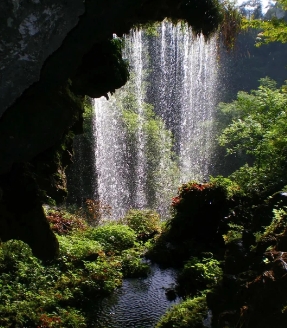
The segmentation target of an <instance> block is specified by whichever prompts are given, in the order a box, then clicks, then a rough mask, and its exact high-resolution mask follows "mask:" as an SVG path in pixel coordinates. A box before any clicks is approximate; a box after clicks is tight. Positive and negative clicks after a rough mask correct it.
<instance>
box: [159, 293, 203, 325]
mask: <svg viewBox="0 0 287 328" xmlns="http://www.w3.org/2000/svg"><path fill="white" fill-rule="evenodd" d="M207 310H208V309H207V305H206V300H205V297H204V296H201V297H196V298H193V299H187V300H185V301H183V302H182V303H180V304H178V305H175V306H173V307H172V308H171V309H170V310H169V311H168V312H167V313H166V314H165V315H164V316H163V317H162V318H161V319H160V321H159V322H158V323H157V325H156V328H203V327H204V325H203V320H204V319H205V318H206V317H207Z"/></svg>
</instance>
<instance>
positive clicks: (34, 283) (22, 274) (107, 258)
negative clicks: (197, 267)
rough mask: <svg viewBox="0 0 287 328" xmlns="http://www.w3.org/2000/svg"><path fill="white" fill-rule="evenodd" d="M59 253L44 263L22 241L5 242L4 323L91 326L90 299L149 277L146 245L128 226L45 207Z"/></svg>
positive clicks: (0, 249)
mask: <svg viewBox="0 0 287 328" xmlns="http://www.w3.org/2000/svg"><path fill="white" fill-rule="evenodd" d="M46 214H47V218H48V221H49V222H50V225H51V228H52V230H53V231H54V232H55V234H56V236H57V238H58V241H59V247H60V252H59V257H58V258H57V259H55V260H54V261H50V262H46V263H44V262H42V261H40V260H39V259H37V258H36V257H35V256H33V254H32V252H31V249H30V247H29V246H28V245H27V244H25V243H24V242H22V241H19V240H10V241H7V242H2V243H1V244H0V313H1V316H0V327H16V328H17V327H19V328H20V327H41V328H46V327H67V328H69V327H77V328H78V327H88V326H89V323H90V322H91V321H92V320H93V318H92V315H93V314H92V311H90V310H89V309H90V306H89V304H91V302H97V301H98V300H100V299H101V298H102V297H104V296H105V295H107V294H109V293H111V292H112V291H113V290H115V289H116V288H118V287H120V286H121V284H122V279H123V277H139V276H145V275H147V274H148V272H149V266H148V265H147V264H145V263H143V261H142V257H143V256H144V252H145V251H146V246H145V244H144V243H143V242H141V241H138V240H137V231H135V230H133V229H132V228H131V227H129V226H127V225H123V224H115V223H109V224H105V225H102V226H97V227H91V226H90V225H88V224H87V223H86V221H85V220H84V219H83V218H81V217H80V216H79V215H78V214H71V213H69V212H67V211H65V210H63V209H61V210H59V209H56V210H54V209H51V208H50V209H46Z"/></svg>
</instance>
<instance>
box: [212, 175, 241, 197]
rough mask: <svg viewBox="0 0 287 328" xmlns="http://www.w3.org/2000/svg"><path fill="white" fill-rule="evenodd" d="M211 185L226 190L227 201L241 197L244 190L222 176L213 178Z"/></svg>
mask: <svg viewBox="0 0 287 328" xmlns="http://www.w3.org/2000/svg"><path fill="white" fill-rule="evenodd" d="M210 184H211V185H214V186H216V187H217V188H221V189H222V190H224V192H225V195H226V198H227V199H230V198H232V197H233V196H239V195H240V194H241V193H242V190H241V189H240V187H239V185H238V184H237V183H236V182H234V181H232V180H230V179H228V178H224V177H223V176H221V175H218V176H216V177H212V176H211V177H210Z"/></svg>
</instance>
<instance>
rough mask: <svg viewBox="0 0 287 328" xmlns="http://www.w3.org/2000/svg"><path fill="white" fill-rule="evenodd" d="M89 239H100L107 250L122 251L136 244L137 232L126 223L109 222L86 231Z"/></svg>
mask: <svg viewBox="0 0 287 328" xmlns="http://www.w3.org/2000/svg"><path fill="white" fill-rule="evenodd" d="M85 236H86V237H87V238H89V239H92V240H96V241H98V242H99V243H100V244H101V245H102V246H103V249H104V251H105V252H115V253H117V252H120V251H123V250H125V249H128V248H131V247H133V246H134V243H135V241H136V234H135V232H134V231H133V230H132V229H131V228H130V227H128V226H126V225H120V224H112V223H111V224H107V225H104V226H101V227H98V228H94V229H90V230H88V231H87V232H86V233H85Z"/></svg>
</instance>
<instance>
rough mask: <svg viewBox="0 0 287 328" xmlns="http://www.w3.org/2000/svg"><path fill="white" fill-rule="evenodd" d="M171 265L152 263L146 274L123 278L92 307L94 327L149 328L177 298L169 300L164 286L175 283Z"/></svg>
mask: <svg viewBox="0 0 287 328" xmlns="http://www.w3.org/2000/svg"><path fill="white" fill-rule="evenodd" d="M175 278H176V271H175V270H174V269H164V270H163V269H160V268H159V267H158V266H157V265H152V266H151V274H150V275H149V276H148V277H147V278H141V279H125V280H124V282H123V286H122V288H120V289H118V290H117V291H115V292H114V293H113V294H112V295H111V296H110V297H107V298H105V299H104V300H103V301H102V302H101V303H100V304H99V305H98V306H97V309H96V311H95V317H96V318H97V319H95V322H94V325H93V327H97V328H121V327H122V328H124V327H127V328H152V327H154V326H155V324H156V323H157V321H158V320H159V318H160V317H161V316H162V315H163V314H164V313H165V312H166V310H167V309H168V308H169V307H170V306H172V305H173V304H177V303H178V302H179V301H180V299H179V298H177V299H175V300H174V301H169V300H168V299H167V297H166V289H168V288H170V287H172V286H173V285H174V283H175Z"/></svg>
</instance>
